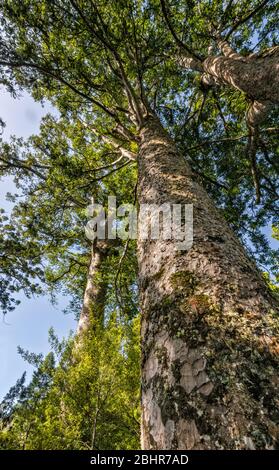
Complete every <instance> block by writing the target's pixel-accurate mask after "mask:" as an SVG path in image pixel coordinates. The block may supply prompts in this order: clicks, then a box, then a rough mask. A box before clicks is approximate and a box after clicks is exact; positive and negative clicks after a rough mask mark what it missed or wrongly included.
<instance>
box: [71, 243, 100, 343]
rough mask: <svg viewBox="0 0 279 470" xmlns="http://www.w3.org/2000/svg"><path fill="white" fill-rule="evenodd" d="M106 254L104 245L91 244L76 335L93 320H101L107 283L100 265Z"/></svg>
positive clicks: (90, 325)
mask: <svg viewBox="0 0 279 470" xmlns="http://www.w3.org/2000/svg"><path fill="white" fill-rule="evenodd" d="M103 244H104V243H103ZM107 256H108V249H107V248H106V247H105V248H104V247H101V248H100V247H98V244H94V245H93V246H92V250H91V259H90V265H89V269H88V275H87V281H86V287H85V291H84V297H83V305H82V309H81V313H80V317H79V322H78V327H77V336H79V335H80V334H81V333H83V332H85V331H88V330H89V329H90V328H91V327H92V322H93V320H97V321H103V316H104V308H105V299H106V291H107V284H106V281H105V280H104V276H103V273H102V266H103V265H104V262H105V260H106V258H107Z"/></svg>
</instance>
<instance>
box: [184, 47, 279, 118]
mask: <svg viewBox="0 0 279 470" xmlns="http://www.w3.org/2000/svg"><path fill="white" fill-rule="evenodd" d="M218 45H219V48H220V50H221V51H222V53H223V55H220V56H209V57H207V58H206V59H205V60H203V61H197V60H193V59H192V58H190V57H189V56H187V55H186V54H183V53H182V55H181V57H180V59H179V63H180V65H182V66H183V67H185V68H191V69H193V70H197V71H198V72H201V73H202V81H203V83H204V84H207V85H209V86H210V85H226V86H230V87H232V88H235V89H237V90H240V91H242V92H243V93H245V94H246V96H247V97H248V98H249V99H250V101H251V105H250V108H249V112H248V115H247V122H248V125H249V126H252V127H256V126H258V125H259V124H260V122H262V120H263V119H264V118H265V116H266V113H267V111H268V110H269V109H270V107H272V106H274V105H278V104H279V47H274V48H271V49H269V50H267V51H266V52H265V53H262V54H258V55H257V54H252V55H250V56H242V55H240V54H238V53H237V52H235V51H234V50H233V49H232V48H231V47H230V45H229V44H228V43H227V42H226V41H219V43H218Z"/></svg>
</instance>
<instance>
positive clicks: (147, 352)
mask: <svg viewBox="0 0 279 470" xmlns="http://www.w3.org/2000/svg"><path fill="white" fill-rule="evenodd" d="M138 197H139V203H140V204H143V203H144V204H154V203H156V204H163V203H176V204H177V203H181V204H189V203H192V204H193V205H194V244H193V246H192V248H191V249H190V250H189V251H177V249H176V244H175V243H174V241H172V240H162V239H159V240H141V239H139V241H138V256H139V282H140V296H141V308H142V448H143V449H254V448H260V449H265V448H273V447H275V446H276V440H277V438H278V428H277V427H276V418H277V416H276V415H277V412H278V383H279V382H278V377H277V370H276V366H278V362H277V359H276V354H277V353H278V345H277V343H276V330H275V327H276V325H275V324H276V313H275V311H276V302H275V300H274V298H273V297H272V296H271V294H270V292H269V290H268V288H267V286H266V284H265V282H264V281H263V279H262V277H261V274H260V273H259V272H258V270H257V268H256V266H255V264H254V262H253V261H252V260H251V259H249V258H248V257H247V254H246V253H245V251H244V249H243V247H242V246H241V244H240V243H239V241H238V239H237V238H236V236H235V235H234V234H233V232H232V230H231V229H230V228H229V227H228V225H227V223H226V222H225V220H224V219H223V217H222V215H221V213H220V211H219V210H217V209H216V208H215V207H214V205H213V203H212V201H211V200H210V198H209V197H208V195H207V194H206V192H205V190H204V189H203V188H202V187H201V186H200V183H199V181H198V179H197V177H196V176H195V174H193V173H192V171H191V169H190V167H189V165H188V164H187V163H186V162H185V160H184V159H183V157H181V155H179V153H178V151H177V149H176V147H175V145H174V143H173V141H172V140H171V139H170V138H169V137H168V135H167V134H166V133H165V131H164V130H163V129H162V127H161V126H160V123H159V122H158V121H157V120H156V118H149V119H147V120H146V122H145V125H144V127H143V128H142V130H141V147H140V156H139V192H138Z"/></svg>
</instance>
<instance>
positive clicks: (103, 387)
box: [0, 315, 140, 450]
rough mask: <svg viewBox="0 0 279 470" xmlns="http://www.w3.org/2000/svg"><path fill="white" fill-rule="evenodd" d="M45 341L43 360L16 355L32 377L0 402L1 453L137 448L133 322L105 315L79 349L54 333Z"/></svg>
mask: <svg viewBox="0 0 279 470" xmlns="http://www.w3.org/2000/svg"><path fill="white" fill-rule="evenodd" d="M50 342H51V344H52V348H53V352H51V353H50V354H48V355H47V356H46V357H45V358H43V357H42V356H36V355H33V354H30V353H26V352H24V351H21V354H22V356H23V357H24V358H25V359H26V360H27V361H28V362H29V363H31V364H32V365H33V366H34V367H35V372H34V373H33V377H32V380H31V382H30V384H29V385H27V386H24V383H23V382H24V377H23V378H22V379H20V380H19V381H18V382H17V384H16V386H15V387H13V388H12V389H11V390H10V392H9V393H8V394H7V396H6V397H5V398H4V400H3V402H2V404H1V408H0V410H1V413H0V448H2V449H5V448H9V449H37V450H42V449H43V450H48V449H76V450H88V449H98V450H101V449H122V448H125V449H137V448H139V413H140V412H139V393H140V390H139V374H140V354H139V318H138V317H137V318H135V319H134V320H133V321H123V320H122V321H121V322H120V321H119V320H117V318H116V316H115V315H112V316H111V318H110V320H109V321H108V322H107V323H106V325H105V326H101V325H98V324H95V325H94V328H93V329H92V330H91V332H89V333H88V334H86V336H85V337H84V338H83V340H82V343H81V344H78V345H77V344H76V343H75V341H74V340H73V338H70V339H69V340H68V341H64V342H63V343H62V344H61V343H59V341H58V340H57V338H56V337H55V335H54V334H53V332H50ZM54 357H55V358H56V365H55V361H54Z"/></svg>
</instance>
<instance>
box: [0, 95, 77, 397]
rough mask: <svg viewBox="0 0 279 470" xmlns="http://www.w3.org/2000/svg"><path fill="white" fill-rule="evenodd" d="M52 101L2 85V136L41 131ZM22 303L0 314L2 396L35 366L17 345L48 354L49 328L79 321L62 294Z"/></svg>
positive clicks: (0, 185)
mask: <svg viewBox="0 0 279 470" xmlns="http://www.w3.org/2000/svg"><path fill="white" fill-rule="evenodd" d="M53 111H54V110H52V108H51V106H50V105H49V104H45V106H44V107H42V105H41V104H40V103H35V102H34V100H33V99H32V98H31V97H30V96H29V95H27V94H26V93H23V94H22V96H21V98H20V99H13V98H12V97H11V96H10V95H9V94H8V93H7V92H5V90H4V89H2V88H0V117H1V118H2V119H3V120H4V121H5V123H6V128H5V130H4V133H3V139H5V140H9V136H10V135H12V134H15V135H16V136H17V137H24V138H26V137H28V136H30V135H31V134H35V133H37V132H38V131H39V125H40V120H41V118H42V117H43V116H44V115H45V114H46V113H48V112H53ZM13 189H14V187H13V184H12V180H11V179H8V178H6V179H4V180H0V207H3V208H4V209H5V210H7V211H8V210H9V208H10V207H11V204H10V203H9V202H8V201H6V200H5V194H6V193H7V191H10V192H11V193H12V192H13ZM20 299H21V304H20V305H19V306H18V307H17V308H16V310H15V311H13V312H11V313H9V314H8V315H6V317H5V319H3V318H2V317H1V313H0V399H1V398H2V397H3V396H4V395H5V394H6V393H7V391H8V390H9V388H10V387H11V386H12V385H14V384H15V382H16V380H17V379H18V378H19V377H20V376H21V374H22V373H23V372H24V371H25V370H27V372H28V375H29V376H30V373H31V371H32V368H30V367H29V365H28V364H26V363H25V362H24V361H23V359H22V358H21V357H20V356H19V355H18V353H17V346H21V347H22V348H24V349H28V350H29V351H31V352H35V353H40V352H43V353H46V352H47V351H48V350H49V346H48V330H49V328H50V327H51V326H53V327H54V330H55V332H56V334H57V335H58V336H59V337H60V338H62V337H63V336H66V335H68V333H69V331H70V330H71V329H75V325H76V322H75V321H74V319H73V317H71V316H70V315H64V314H63V313H62V310H63V308H65V306H66V305H67V302H68V301H67V299H66V298H65V297H62V296H61V298H60V299H59V303H58V305H57V306H56V307H54V306H52V305H51V303H50V301H49V299H48V298H47V297H46V296H42V297H36V298H33V299H26V298H25V297H24V296H21V297H20Z"/></svg>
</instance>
